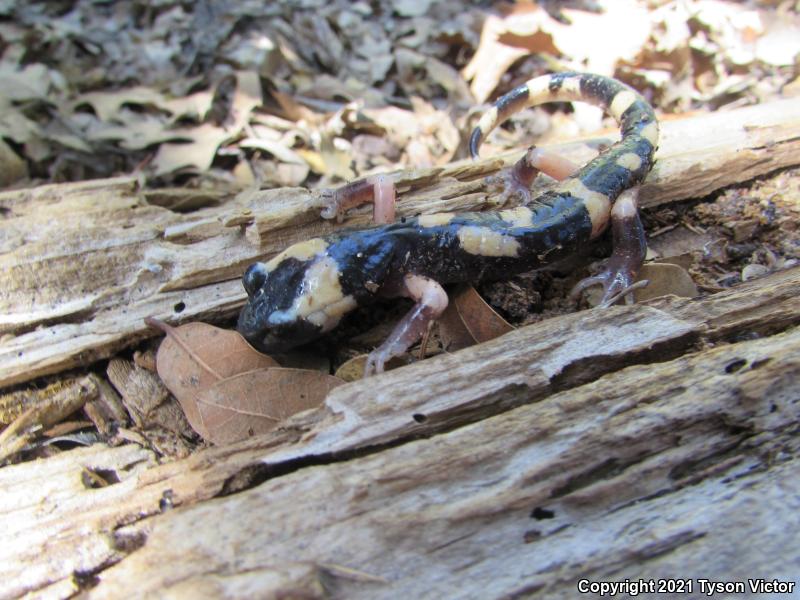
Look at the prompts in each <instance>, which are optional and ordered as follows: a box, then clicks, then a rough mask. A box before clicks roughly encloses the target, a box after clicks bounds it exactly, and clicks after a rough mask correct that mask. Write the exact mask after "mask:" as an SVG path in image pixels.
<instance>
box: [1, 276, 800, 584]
mask: <svg viewBox="0 0 800 600" xmlns="http://www.w3.org/2000/svg"><path fill="white" fill-rule="evenodd" d="M798 321H800V267H797V268H794V269H789V270H785V271H780V272H776V273H774V274H772V275H770V276H768V277H764V278H762V279H757V280H754V281H751V282H748V283H747V284H743V285H741V286H738V287H737V288H734V289H731V290H727V291H725V292H721V293H718V294H715V295H712V296H709V297H707V298H704V299H702V300H686V299H677V298H664V299H661V300H657V301H653V302H651V303H650V304H648V305H635V306H623V307H616V308H613V309H611V310H597V309H595V310H590V311H585V312H582V313H575V314H571V315H565V316H563V317H558V318H555V319H551V320H549V321H545V322H542V323H538V324H535V325H532V326H528V327H525V328H521V329H519V330H516V331H513V332H510V333H508V334H506V335H504V336H502V337H500V338H497V339H495V340H492V341H490V342H487V343H485V344H481V345H478V346H474V347H471V348H467V349H465V350H463V351H460V352H459V353H457V354H454V355H449V356H448V355H445V356H439V357H435V358H433V359H429V360H426V361H423V362H420V363H416V364H413V365H410V366H408V367H404V368H401V369H398V370H396V371H392V372H389V373H386V374H384V375H383V376H382V377H381V378H380V380H379V381H378V380H372V381H358V382H353V383H350V384H346V385H343V386H341V387H339V388H337V389H335V390H334V391H333V392H332V393H331V394H330V395H329V396H328V397H327V399H326V403H325V405H324V406H323V407H321V408H320V409H318V410H315V411H308V412H305V413H301V414H300V415H297V416H295V417H293V418H292V419H290V420H289V421H287V422H286V424H285V425H284V426H283V427H282V428H280V429H279V430H276V431H273V432H270V433H269V434H266V435H264V436H260V437H255V438H253V439H251V440H249V441H247V442H243V443H239V444H235V445H231V446H226V447H221V448H211V449H208V450H204V451H201V452H198V453H197V454H195V455H194V456H191V457H190V458H187V459H184V460H179V461H175V462H172V463H168V464H164V465H156V464H155V459H154V457H153V456H152V455H151V454H150V453H149V452H147V451H145V450H142V449H139V448H137V447H135V446H123V447H119V448H108V449H106V448H103V447H101V446H95V447H91V448H87V449H84V450H76V451H72V452H68V453H65V454H62V455H60V456H58V457H55V458H51V459H47V460H42V461H37V462H35V463H28V464H22V465H16V466H10V467H6V468H4V469H2V470H0V488H2V489H3V490H5V492H4V494H3V495H2V501H0V529H2V530H3V531H5V532H7V533H6V536H5V537H4V544H3V545H0V581H2V582H3V584H2V586H0V596H1V597H15V596H18V595H20V594H24V593H26V592H32V591H40V592H42V593H45V592H46V591H48V590H52V593H53V595H54V596H56V597H64V595H65V594H64V590H70V589H78V588H83V589H85V588H90V589H89V591H90V593H91V595H94V596H95V597H100V598H105V597H119V596H120V595H124V596H131V595H132V596H134V597H148V596H156V595H161V596H163V595H169V594H172V595H174V596H175V597H184V596H196V595H200V596H201V597H219V596H224V597H234V598H235V597H245V596H248V595H251V596H252V594H253V593H256V591H257V593H258V595H260V596H261V597H327V596H332V597H348V598H350V597H370V598H371V597H397V596H398V595H401V594H402V595H408V596H410V597H422V598H426V597H431V598H433V597H442V596H453V595H457V596H459V597H467V598H470V597H476V598H477V597H498V596H503V597H506V596H514V595H524V594H530V593H534V592H536V591H539V592H542V593H546V595H547V596H548V597H550V596H562V595H563V596H571V595H573V594H574V590H575V585H576V584H577V581H578V579H580V578H582V577H587V578H590V579H595V580H601V579H609V578H612V579H616V580H622V579H624V578H625V577H631V578H634V577H640V576H642V577H646V578H650V577H660V576H663V577H676V576H681V577H690V576H698V577H700V576H703V577H715V576H717V577H719V578H724V577H728V578H731V577H747V576H762V575H763V576H769V577H772V576H775V577H780V576H786V577H788V576H789V575H791V573H793V572H795V573H796V569H795V571H792V570H791V569H792V566H793V565H794V566H796V565H797V564H798V560H799V559H800V553H798V547H797V545H796V544H794V543H793V536H794V535H795V533H796V530H797V526H798V525H800V523H799V522H798V515H800V512H799V511H798V508H800V507H799V506H798V498H800V496H798V492H800V488H799V487H798V484H797V482H798V481H800V479H798V477H797V475H798V468H797V461H796V459H795V458H796V455H797V450H798V446H800V439H798V436H797V428H796V423H797V420H798V417H800V383H798V382H800V376H798V375H800V373H798V371H800V331H798V329H797V328H796V325H797V323H798ZM753 338H755V339H753ZM738 340H747V341H738ZM376 383H379V384H380V385H376ZM86 469H89V470H91V471H94V472H97V473H100V474H102V475H103V476H104V478H105V479H107V480H109V481H111V482H114V481H118V482H117V483H112V484H111V485H108V486H105V487H102V488H92V487H90V484H89V482H91V481H93V479H91V478H87V477H84V476H82V475H83V474H84V471H85V470H86ZM756 544H757V545H758V548H759V550H758V552H753V551H752V548H753V547H754V545H756ZM75 573H80V574H83V575H81V576H76V575H75ZM87 574H89V575H87ZM476 582H480V585H476ZM203 590H205V592H204V593H201V592H203Z"/></svg>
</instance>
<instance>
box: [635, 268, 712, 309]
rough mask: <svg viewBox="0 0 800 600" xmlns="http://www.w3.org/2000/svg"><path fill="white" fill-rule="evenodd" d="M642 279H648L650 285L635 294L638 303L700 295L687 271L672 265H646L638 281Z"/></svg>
mask: <svg viewBox="0 0 800 600" xmlns="http://www.w3.org/2000/svg"><path fill="white" fill-rule="evenodd" d="M642 279H648V280H649V281H650V283H649V284H647V286H646V287H644V288H640V289H638V290H636V291H635V292H634V293H633V296H634V298H635V299H636V301H637V302H642V301H643V300H649V299H650V298H658V297H659V296H667V295H673V296H678V297H680V298H694V297H695V296H697V295H698V294H699V293H700V292H699V291H698V290H697V285H696V284H695V282H694V281H693V280H692V277H691V276H690V275H689V273H688V272H687V271H686V269H683V268H682V267H679V266H678V265H674V264H670V263H648V264H646V265H644V266H643V267H642V270H641V272H640V273H639V277H638V278H637V280H638V281H641V280H642Z"/></svg>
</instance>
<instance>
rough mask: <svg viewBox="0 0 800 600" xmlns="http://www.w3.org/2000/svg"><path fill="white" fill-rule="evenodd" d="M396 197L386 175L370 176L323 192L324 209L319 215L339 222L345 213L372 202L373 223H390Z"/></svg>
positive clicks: (391, 182) (391, 183)
mask: <svg viewBox="0 0 800 600" xmlns="http://www.w3.org/2000/svg"><path fill="white" fill-rule="evenodd" d="M396 196H397V194H396V191H395V187H394V181H392V180H391V179H390V178H389V177H388V176H387V175H370V176H369V177H367V178H365V179H360V180H359V181H354V182H353V183H348V184H347V185H343V186H342V187H340V188H338V189H335V190H323V191H322V194H321V197H322V201H323V203H324V208H323V209H322V212H321V213H320V214H321V216H322V218H323V219H334V218H335V219H336V220H337V221H340V222H341V220H342V217H343V216H344V213H345V211H347V210H349V209H351V208H355V207H356V206H361V205H362V204H367V203H369V202H372V204H373V209H372V215H373V217H372V218H373V220H374V221H375V223H378V224H385V223H391V222H393V221H394V207H395V199H396Z"/></svg>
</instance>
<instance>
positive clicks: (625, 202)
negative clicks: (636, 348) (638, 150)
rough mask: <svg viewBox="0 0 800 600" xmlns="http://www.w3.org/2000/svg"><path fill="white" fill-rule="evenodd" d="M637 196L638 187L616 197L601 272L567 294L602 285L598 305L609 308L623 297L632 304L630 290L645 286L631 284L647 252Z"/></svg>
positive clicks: (642, 283)
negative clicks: (610, 243) (607, 252)
mask: <svg viewBox="0 0 800 600" xmlns="http://www.w3.org/2000/svg"><path fill="white" fill-rule="evenodd" d="M638 199H639V188H638V186H637V187H634V188H631V189H629V190H625V191H624V192H622V194H620V196H619V198H617V201H616V202H615V203H614V206H613V207H612V209H611V234H612V236H613V246H614V250H613V252H612V254H611V257H610V258H609V259H608V263H607V264H606V267H605V269H603V270H602V271H601V272H600V273H598V274H597V275H594V276H592V277H587V278H586V279H582V280H581V281H580V282H578V284H577V285H576V286H575V287H574V288H573V289H572V292H571V293H570V297H572V298H577V297H578V296H579V295H580V293H581V292H582V291H583V290H585V289H586V288H588V287H590V286H593V285H602V286H603V298H602V300H601V301H600V304H599V306H601V307H603V308H606V307H609V306H611V305H612V304H614V303H615V302H617V300H619V299H620V298H622V297H624V298H625V302H626V303H627V304H632V303H633V295H632V292H633V291H634V290H636V289H638V288H641V287H644V286H646V285H647V283H648V282H647V281H639V282H636V283H634V280H635V279H636V276H637V275H638V274H639V270H640V269H641V268H642V264H643V263H644V258H645V255H646V253H647V242H646V240H645V236H644V227H643V226H642V221H641V219H640V218H639V211H638V210H637V204H638Z"/></svg>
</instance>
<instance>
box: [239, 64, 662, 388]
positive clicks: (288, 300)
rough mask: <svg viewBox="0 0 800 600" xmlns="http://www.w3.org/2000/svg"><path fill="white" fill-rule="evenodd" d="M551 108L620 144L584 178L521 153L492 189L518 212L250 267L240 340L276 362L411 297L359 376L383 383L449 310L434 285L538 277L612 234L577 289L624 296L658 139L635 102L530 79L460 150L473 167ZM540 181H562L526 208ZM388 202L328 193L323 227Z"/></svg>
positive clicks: (297, 247) (347, 191) (611, 89)
mask: <svg viewBox="0 0 800 600" xmlns="http://www.w3.org/2000/svg"><path fill="white" fill-rule="evenodd" d="M555 101H584V102H589V103H592V104H596V105H599V106H601V107H603V108H604V109H605V110H606V111H607V112H608V113H609V114H611V116H612V117H614V118H615V119H616V121H617V122H618V123H619V125H620V128H621V132H622V136H621V139H620V140H619V141H618V142H617V143H615V144H613V145H612V146H610V147H609V148H608V149H607V150H605V151H604V152H602V153H601V154H600V155H599V156H597V157H596V158H594V159H593V160H591V161H590V162H589V163H588V164H586V165H585V166H583V167H577V166H575V165H572V164H571V163H569V162H567V161H565V160H564V159H560V158H559V157H557V156H554V155H552V154H548V153H547V152H544V151H542V150H540V149H537V148H535V147H534V148H532V149H530V150H529V151H528V152H527V153H526V154H525V156H524V157H523V158H522V159H521V160H520V161H519V162H518V163H517V164H515V165H514V166H513V167H512V168H511V169H509V170H507V171H506V172H505V173H503V174H502V175H501V176H500V178H499V179H497V178H495V181H499V182H500V184H501V185H502V186H503V188H504V190H505V191H504V193H505V194H506V195H514V194H517V195H520V196H521V197H522V199H523V200H525V201H526V205H523V206H517V207H515V208H507V209H504V210H499V211H494V212H492V211H487V212H473V213H439V214H429V215H421V216H418V217H411V218H403V219H401V220H400V221H397V222H391V223H384V224H380V225H376V226H373V227H369V228H366V229H361V230H354V231H342V232H337V233H334V234H331V235H328V236H325V237H320V238H313V239H310V240H307V241H304V242H300V243H297V244H294V245H293V246H290V247H289V248H287V249H286V250H284V251H283V252H281V253H280V254H278V255H277V256H275V257H274V258H272V259H271V260H269V261H267V262H257V263H255V264H253V265H251V266H250V267H248V269H247V271H246V272H245V274H244V277H243V285H244V288H245V290H246V292H247V296H248V300H247V303H246V304H245V306H244V308H243V309H242V312H241V314H240V316H239V321H238V325H237V328H238V330H239V332H240V333H241V334H242V335H243V336H244V337H245V338H246V339H247V340H248V341H249V342H250V343H251V344H252V345H253V346H255V347H256V348H258V349H259V350H261V351H263V352H267V353H270V352H283V351H286V350H288V349H291V348H293V347H295V346H298V345H301V344H304V343H306V342H309V341H311V340H313V339H315V338H317V337H319V336H320V335H322V334H324V333H325V332H327V331H330V330H331V329H333V328H334V327H336V325H337V324H338V323H339V322H340V320H341V319H342V317H343V316H344V315H345V314H347V313H348V312H350V311H352V310H353V309H355V308H356V307H359V306H364V305H367V304H370V303H372V302H375V301H376V300H378V299H379V298H385V297H398V296H405V297H410V298H412V299H413V300H414V301H415V304H414V306H413V307H412V309H411V310H410V311H409V312H408V314H406V315H405V317H404V318H403V319H402V320H401V321H400V322H399V323H398V324H397V326H396V327H395V329H394V331H393V332H392V333H391V335H390V336H389V337H388V338H387V340H386V341H385V342H384V343H383V344H381V345H380V346H379V347H378V348H376V349H375V350H374V351H373V352H371V353H370V355H369V358H368V361H367V368H366V372H365V375H369V374H372V373H374V372H380V371H382V370H383V367H384V364H385V362H386V361H387V360H388V359H389V358H391V357H393V356H396V355H399V354H402V353H403V352H405V351H406V350H407V349H408V348H409V347H410V346H411V345H412V344H414V343H415V342H416V341H418V340H419V339H420V337H421V336H422V334H423V333H424V332H425V330H426V329H427V327H428V325H429V323H430V322H431V321H432V320H434V319H436V318H437V317H438V316H439V315H441V313H442V312H443V311H444V309H445V308H446V307H447V302H448V298H447V294H446V293H445V291H444V289H443V288H442V284H448V283H454V282H476V281H479V280H483V279H503V278H508V277H509V276H511V275H513V274H517V273H521V272H525V271H530V270H533V269H536V268H537V267H540V266H542V265H544V264H547V263H549V262H553V261H555V260H558V259H560V258H563V257H565V256H567V255H569V254H571V253H573V252H575V251H576V250H577V249H578V248H580V247H581V246H582V245H583V244H586V243H587V242H588V241H589V240H592V239H594V238H596V237H597V236H599V235H600V234H601V233H603V231H604V230H605V229H606V228H607V227H608V224H609V222H611V223H612V234H613V238H614V250H613V253H612V256H611V258H610V259H609V261H608V264H607V266H606V269H605V271H603V272H602V273H600V274H599V275H597V276H595V277H590V278H588V279H586V280H584V281H583V282H581V283H580V284H579V285H578V289H579V290H580V289H583V288H585V287H587V286H589V285H593V284H601V285H603V287H604V288H605V295H604V302H603V303H604V304H605V305H607V304H609V303H610V302H613V301H614V300H616V299H617V298H618V297H619V296H620V295H621V294H622V295H624V294H626V293H627V292H628V291H629V289H630V286H631V284H632V283H633V281H634V278H635V276H636V274H637V272H638V269H639V267H640V266H641V264H642V262H643V260H644V252H645V241H644V232H643V228H642V225H641V221H640V220H639V216H638V211H637V206H636V204H637V202H636V201H637V190H638V185H639V184H640V183H641V182H642V181H643V180H644V178H645V177H646V175H647V173H648V172H649V171H650V169H651V167H652V166H653V155H654V153H655V150H656V146H657V143H658V133H659V130H658V122H657V120H656V117H655V114H654V112H653V109H652V107H651V106H650V105H649V104H648V102H647V101H646V100H645V99H644V98H643V97H642V96H641V95H640V94H638V93H637V92H636V91H634V90H633V89H632V88H630V87H628V86H627V85H625V84H623V83H621V82H619V81H617V80H615V79H611V78H608V77H603V76H600V75H594V74H588V73H557V74H552V75H545V76H541V77H537V78H535V79H532V80H530V81H528V82H527V83H525V84H524V85H521V86H519V87H517V88H515V89H513V90H512V91H510V92H509V93H507V94H505V95H504V96H502V97H500V98H499V99H498V100H497V101H496V102H495V103H494V104H493V105H492V107H491V108H490V110H488V111H487V112H486V113H485V114H483V115H482V117H481V118H480V120H479V122H478V125H477V127H476V128H475V130H474V131H473V132H472V135H471V137H470V140H469V148H470V152H471V154H472V156H473V157H475V156H477V154H478V149H479V148H480V145H481V143H482V141H483V139H484V138H485V137H486V135H487V134H488V133H489V132H490V131H491V130H492V129H493V128H494V127H496V126H497V125H499V124H500V123H502V122H503V121H504V120H506V119H507V118H508V117H509V116H511V115H512V114H513V113H515V112H517V111H519V110H522V109H523V108H526V107H529V106H534V105H537V104H542V103H545V102H555ZM540 171H543V172H545V173H547V174H549V175H551V176H553V177H555V178H556V179H560V180H561V181H560V183H558V184H557V186H556V187H555V188H554V189H551V190H549V191H546V192H544V193H543V194H541V195H539V196H538V197H536V198H530V189H529V186H530V183H531V182H532V180H533V178H534V177H535V176H536V174H537V173H538V172H540ZM393 196H394V187H393V185H392V183H391V181H390V180H388V179H386V178H382V177H379V178H371V179H367V180H362V181H359V182H354V183H352V184H348V185H347V186H344V187H343V188H340V190H336V191H335V192H331V193H329V199H332V200H333V203H334V208H333V209H331V207H329V208H328V210H327V211H326V212H327V214H325V215H324V216H327V217H330V216H333V215H334V214H336V213H337V211H338V210H339V209H343V208H348V207H350V206H353V205H357V204H359V203H362V202H365V201H376V204H377V201H378V200H380V199H381V198H384V197H391V198H392V199H393ZM376 210H377V209H376ZM391 212H392V211H391V210H389V214H391ZM376 214H377V213H376Z"/></svg>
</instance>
